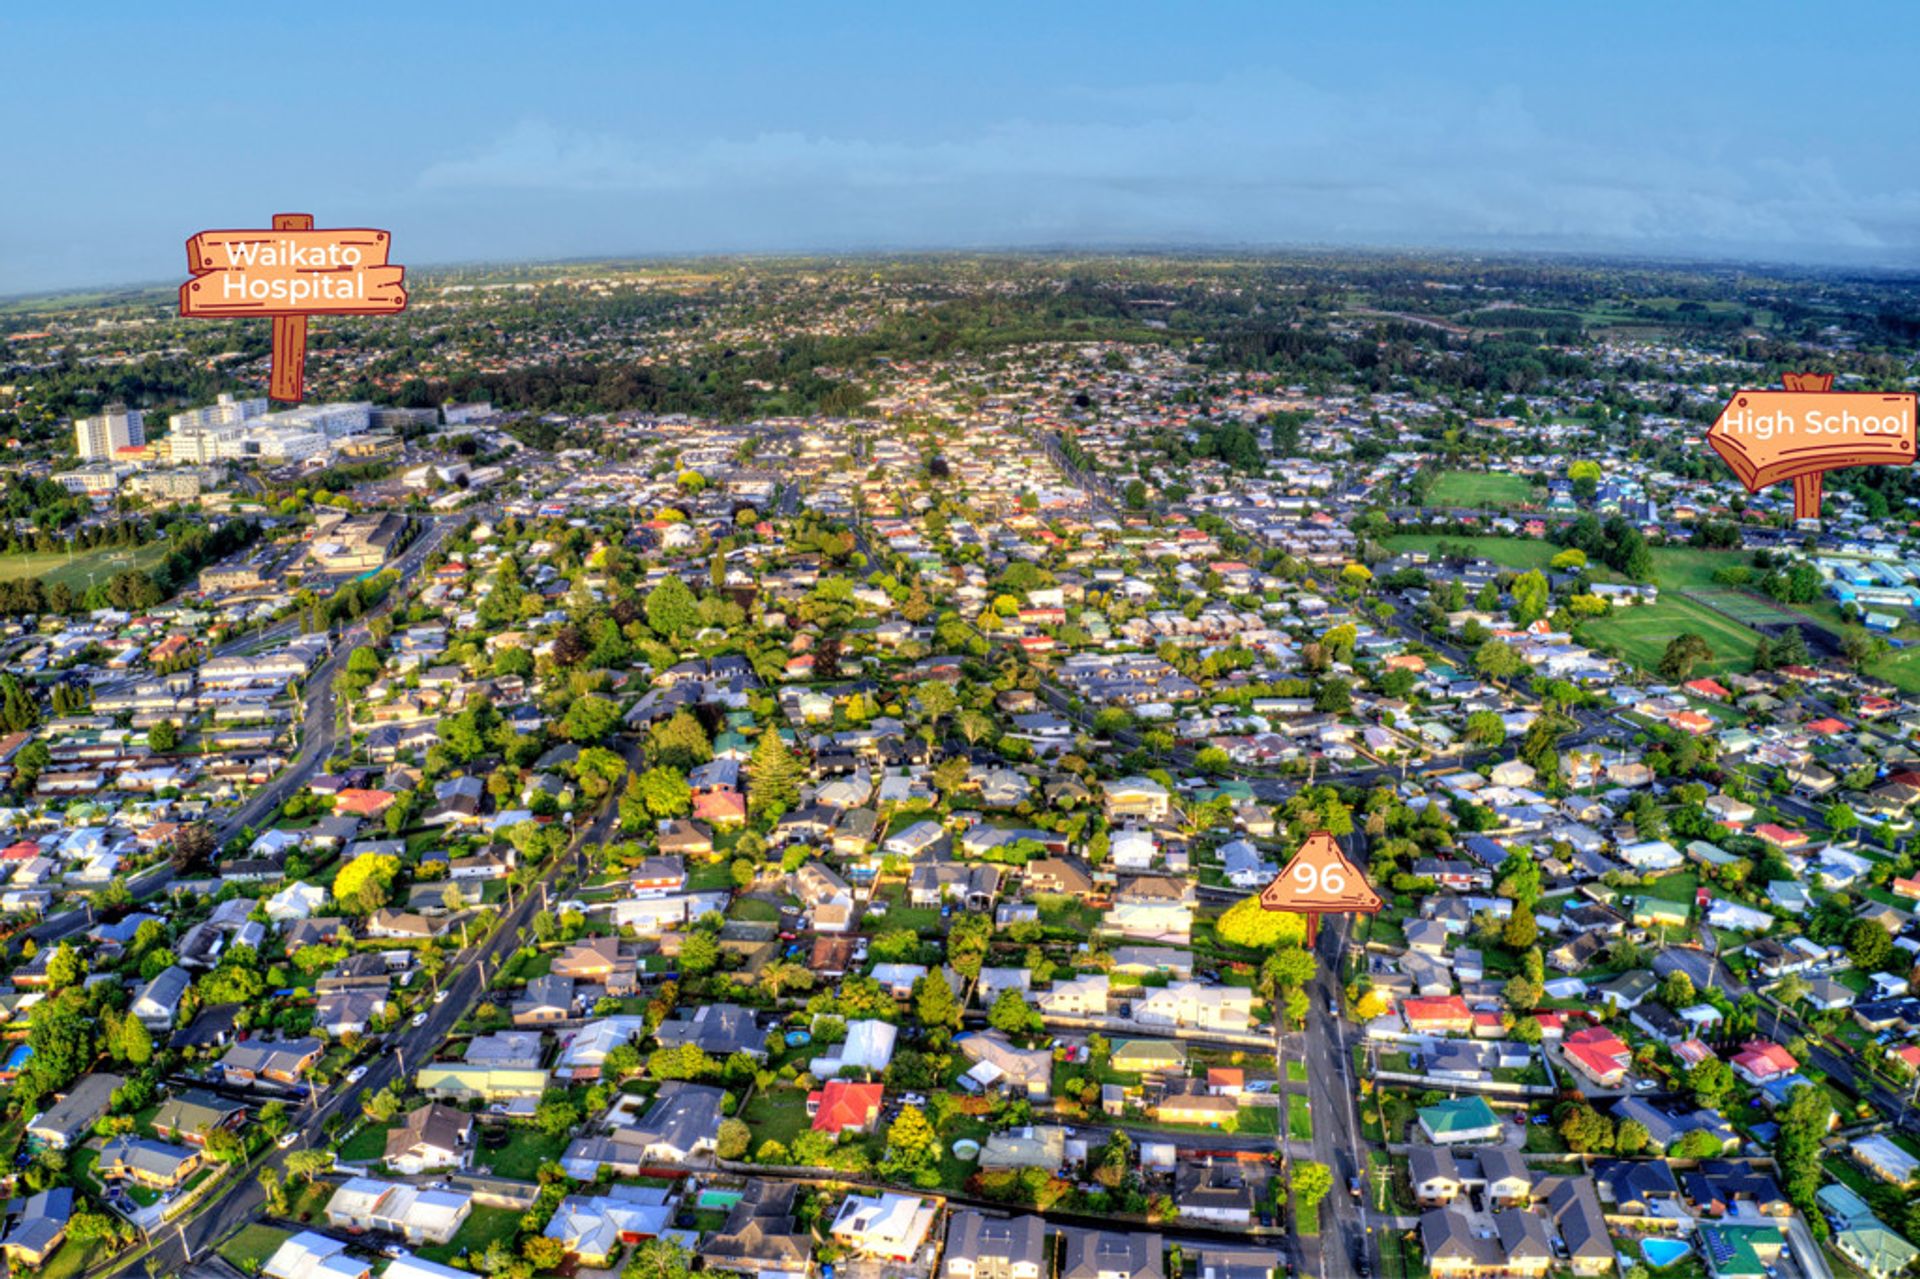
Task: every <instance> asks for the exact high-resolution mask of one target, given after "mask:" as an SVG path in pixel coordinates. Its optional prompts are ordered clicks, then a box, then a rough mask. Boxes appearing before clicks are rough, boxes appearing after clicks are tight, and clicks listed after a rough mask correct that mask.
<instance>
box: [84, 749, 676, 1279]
mask: <svg viewBox="0 0 1920 1279" xmlns="http://www.w3.org/2000/svg"><path fill="white" fill-rule="evenodd" d="M625 750H626V753H627V755H628V757H629V758H628V762H629V763H630V764H631V763H633V762H635V760H636V759H638V758H639V754H640V751H639V747H638V745H637V744H633V743H628V744H627V745H626V747H625ZM617 798H618V796H617V793H615V794H610V795H609V796H608V797H607V799H606V800H605V801H604V802H603V803H602V805H601V808H600V811H599V812H598V813H597V814H596V815H595V816H594V818H593V820H592V821H590V822H589V823H587V825H586V826H584V827H583V828H582V829H581V830H580V832H579V833H578V834H577V835H575V836H574V839H573V842H572V844H570V845H569V846H568V848H567V851H566V852H564V853H562V854H561V855H560V856H559V857H557V858H555V859H554V863H553V865H552V866H550V867H548V868H547V871H546V873H545V874H544V875H542V876H541V877H540V879H539V880H538V881H536V882H535V883H534V884H532V885H530V886H529V887H528V890H527V892H526V893H525V894H524V895H523V896H522V897H521V898H520V900H519V901H518V902H517V903H516V904H515V905H514V906H513V908H512V909H511V910H510V911H508V912H507V913H506V914H505V915H504V916H502V918H501V922H500V926H499V928H498V929H496V930H495V931H494V933H493V936H492V937H491V938H490V939H489V940H487V941H485V942H482V943H480V944H479V945H477V946H475V947H471V948H469V949H467V950H464V951H462V952H460V953H459V954H458V955H455V956H454V957H453V959H452V961H451V963H449V965H448V968H447V972H448V974H450V976H449V977H448V980H447V981H446V983H445V985H444V986H443V987H442V989H444V990H445V992H446V998H445V999H443V1000H441V1001H440V1002H438V1003H435V1004H431V1005H429V1006H428V1010H427V1020H426V1022H425V1024H423V1025H421V1026H419V1027H418V1028H415V1027H413V1026H411V1025H410V1024H409V1025H408V1026H406V1027H405V1028H403V1029H401V1030H398V1031H392V1032H389V1033H388V1035H387V1036H386V1038H385V1040H384V1041H383V1042H382V1043H381V1044H380V1045H379V1047H378V1048H377V1049H376V1050H375V1055H374V1056H373V1057H372V1059H371V1060H369V1061H367V1062H366V1072H367V1073H366V1075H365V1076H364V1077H363V1078H362V1079H361V1080H360V1081H359V1082H358V1083H356V1084H353V1085H351V1086H336V1087H335V1088H333V1089H332V1090H330V1091H329V1092H327V1093H326V1094H324V1095H321V1096H317V1097H315V1098H314V1104H312V1105H310V1106H308V1107H305V1108H302V1109H301V1110H299V1111H298V1112H297V1113H298V1116H299V1119H298V1122H299V1125H300V1126H299V1128H298V1130H297V1131H298V1132H299V1138H298V1140H296V1141H295V1142H294V1144H293V1145H292V1146H291V1147H289V1149H287V1150H279V1149H274V1150H272V1151H270V1152H269V1154H268V1155H267V1156H266V1158H265V1159H264V1160H263V1161H262V1164H261V1166H264V1167H271V1168H273V1169H274V1170H275V1171H277V1172H280V1173H282V1174H284V1173H285V1172H286V1162H287V1155H288V1154H290V1153H291V1152H292V1151H293V1150H299V1149H303V1148H306V1147H312V1146H321V1145H324V1144H325V1142H326V1136H325V1124H326V1121H327V1118H328V1117H329V1116H330V1115H334V1114H336V1113H344V1114H348V1115H351V1114H352V1113H353V1111H354V1109H355V1108H356V1107H357V1106H358V1104H359V1098H360V1096H361V1094H363V1093H365V1092H367V1091H369V1090H374V1091H377V1090H379V1089H381V1088H385V1087H386V1086H387V1085H388V1084H389V1083H390V1082H392V1081H393V1080H394V1079H397V1078H400V1077H402V1076H403V1075H405V1074H406V1073H407V1072H408V1071H409V1070H413V1069H417V1068H418V1067H419V1066H420V1065H422V1064H423V1063H425V1062H428V1061H431V1060H432V1059H433V1055H434V1053H435V1052H436V1051H437V1050H438V1049H439V1047H440V1046H441V1045H442V1044H443V1043H445V1042H446V1039H447V1037H448V1035H450V1034H451V1033H452V1031H453V1028H454V1025H455V1024H456V1023H457V1022H458V1021H459V1020H460V1018H461V1016H462V1015H463V1014H464V1013H465V1012H466V1011H467V1010H468V1009H470V1008H472V1007H473V1006H474V1005H476V1004H478V1003H479V1002H480V1000H481V998H482V996H483V995H484V993H485V991H486V978H485V974H486V973H489V972H492V973H497V972H499V970H500V965H501V964H502V963H503V962H504V961H505V959H506V957H507V956H508V955H510V954H511V953H512V952H513V951H514V950H515V949H516V948H517V947H518V946H519V945H520V939H519V930H520V929H522V928H524V927H528V926H529V923H530V921H531V920H532V918H533V916H534V914H535V912H537V911H539V910H540V909H542V907H543V905H544V904H545V903H547V901H548V899H549V897H551V898H552V899H553V900H558V898H559V896H560V895H561V894H562V893H563V891H564V887H565V886H566V885H570V884H571V883H573V882H576V881H577V880H578V879H579V878H581V877H582V876H583V875H584V873H585V872H586V869H587V866H588V858H587V855H586V852H585V850H586V848H587V847H589V846H598V845H601V844H605V843H606V842H607V841H608V839H609V838H610V837H611V835H612V834H613V833H614V826H615V823H616V822H617V821H618V818H619V804H618V803H617ZM543 890H544V891H543ZM265 1206H266V1195H265V1193H264V1192H262V1191H261V1189H260V1181H259V1174H258V1168H254V1169H252V1170H250V1171H249V1172H248V1173H246V1174H244V1175H243V1176H241V1177H239V1178H237V1179H236V1180H235V1181H234V1183H233V1184H232V1185H231V1186H229V1187H228V1188H227V1190H226V1191H225V1192H224V1193H222V1194H220V1195H219V1196H217V1197H215V1198H213V1199H211V1200H209V1201H208V1202H207V1203H206V1204H204V1205H202V1206H201V1208H200V1209H199V1210H198V1211H197V1212H195V1213H193V1214H192V1215H191V1216H190V1217H189V1218H188V1219H187V1220H186V1221H185V1222H184V1223H181V1224H173V1225H169V1226H168V1227H167V1228H166V1232H165V1233H163V1234H162V1235H161V1236H160V1237H159V1239H158V1240H157V1241H156V1244H155V1253H156V1254H157V1255H158V1256H159V1257H160V1260H161V1263H162V1267H163V1269H162V1273H166V1274H178V1273H180V1272H181V1270H183V1269H184V1268H185V1267H186V1266H187V1265H188V1264H190V1263H191V1261H192V1260H193V1258H194V1257H197V1256H199V1255H200V1254H201V1253H203V1252H205V1251H206V1250H207V1249H209V1248H212V1247H213V1246H214V1245H215V1244H217V1243H219V1241H220V1240H222V1239H224V1238H225V1237H226V1236H227V1235H228V1234H230V1233H232V1232H233V1231H234V1230H237V1229H239V1228H240V1227H241V1226H242V1225H245V1224H246V1223H247V1222H248V1221H250V1220H252V1219H253V1218H254V1217H256V1216H258V1215H260V1214H261V1213H262V1212H263V1211H264V1210H265ZM145 1264H146V1263H145V1259H144V1258H141V1259H139V1260H138V1261H137V1262H136V1261H134V1260H127V1261H125V1262H123V1263H122V1264H120V1265H118V1266H115V1267H113V1268H111V1269H109V1270H106V1271H102V1272H100V1273H101V1274H102V1275H113V1276H118V1275H122V1274H132V1273H133V1272H134V1271H135V1269H136V1267H139V1268H140V1271H141V1273H142V1274H144V1273H145V1270H144V1266H145Z"/></svg>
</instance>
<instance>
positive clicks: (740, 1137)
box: [716, 1119, 753, 1159]
mask: <svg viewBox="0 0 1920 1279" xmlns="http://www.w3.org/2000/svg"><path fill="white" fill-rule="evenodd" d="M752 1141H753V1130H752V1129H750V1128H748V1127H747V1126H746V1124H744V1123H742V1122H741V1121H740V1120H738V1119H722V1120H721V1121H720V1136H719V1144H718V1146H717V1148H716V1149H717V1153H718V1154H719V1156H720V1157H721V1158H722V1159H739V1158H741V1157H742V1156H743V1155H745V1154H746V1153H747V1147H748V1145H749V1144H750V1143H751V1142H752Z"/></svg>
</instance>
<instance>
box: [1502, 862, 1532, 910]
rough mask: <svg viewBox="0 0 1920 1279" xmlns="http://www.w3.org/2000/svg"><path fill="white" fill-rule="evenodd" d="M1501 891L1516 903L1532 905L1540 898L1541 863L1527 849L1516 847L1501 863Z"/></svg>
mask: <svg viewBox="0 0 1920 1279" xmlns="http://www.w3.org/2000/svg"><path fill="white" fill-rule="evenodd" d="M1498 883H1499V892H1500V895H1501V896H1502V897H1511V898H1512V899H1513V900H1514V903H1515V904H1516V905H1520V906H1532V905H1533V904H1534V903H1535V902H1537V901H1539V900H1540V863H1539V862H1537V861H1535V860H1534V859H1533V856H1532V854H1531V853H1529V852H1528V851H1527V850H1525V849H1516V850H1514V851H1513V852H1511V853H1508V854H1507V855H1506V858H1505V859H1504V860H1502V861H1501V863H1500V872H1499V881H1498Z"/></svg>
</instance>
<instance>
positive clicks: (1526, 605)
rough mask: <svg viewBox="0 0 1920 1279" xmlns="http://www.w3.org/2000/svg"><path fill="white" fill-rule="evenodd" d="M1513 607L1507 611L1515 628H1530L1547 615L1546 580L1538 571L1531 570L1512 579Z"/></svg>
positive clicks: (1547, 595)
mask: <svg viewBox="0 0 1920 1279" xmlns="http://www.w3.org/2000/svg"><path fill="white" fill-rule="evenodd" d="M1510 594H1511V595H1512V597H1513V607H1512V608H1511V609H1510V610H1509V611H1510V612H1511V614H1512V616H1513V624H1514V625H1515V626H1522V627H1524V626H1531V625H1533V623H1534V622H1536V621H1538V620H1539V619H1540V618H1543V617H1545V616H1546V615H1547V601H1548V598H1549V593H1548V590H1547V579H1546V578H1544V577H1542V576H1541V575H1540V570H1539V569H1531V570H1529V571H1528V572H1525V573H1522V574H1521V575H1520V576H1518V577H1516V578H1514V579H1513V587H1512V590H1511V591H1510Z"/></svg>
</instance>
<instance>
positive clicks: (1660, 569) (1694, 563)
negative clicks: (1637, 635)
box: [1653, 546, 1753, 595]
mask: <svg viewBox="0 0 1920 1279" xmlns="http://www.w3.org/2000/svg"><path fill="white" fill-rule="evenodd" d="M1752 564H1753V560H1752V559H1751V557H1749V556H1748V555H1747V553H1746V552H1745V551H1707V550H1700V549H1697V548H1695V547H1691V546H1662V547H1657V548H1655V549H1654V552H1653V580H1654V581H1655V582H1657V583H1659V586H1660V593H1661V594H1662V595H1665V594H1667V593H1668V592H1669V591H1691V590H1697V589H1699V588H1700V587H1703V586H1717V585H1719V583H1717V582H1715V581H1714V580H1713V575H1714V574H1715V573H1717V572H1719V571H1720V570H1721V569H1723V568H1743V567H1751V566H1752Z"/></svg>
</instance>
